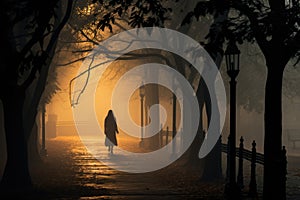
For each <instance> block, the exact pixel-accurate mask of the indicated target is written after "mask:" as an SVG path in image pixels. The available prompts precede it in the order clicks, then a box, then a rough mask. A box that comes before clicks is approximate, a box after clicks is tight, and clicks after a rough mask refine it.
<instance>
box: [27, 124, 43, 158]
mask: <svg viewBox="0 0 300 200" xmlns="http://www.w3.org/2000/svg"><path fill="white" fill-rule="evenodd" d="M38 136H39V130H38V125H37V123H36V122H35V124H34V126H33V129H32V132H31V134H30V136H29V138H28V160H29V163H34V164H40V163H42V158H41V156H40V150H41V145H40V143H39V137H38Z"/></svg>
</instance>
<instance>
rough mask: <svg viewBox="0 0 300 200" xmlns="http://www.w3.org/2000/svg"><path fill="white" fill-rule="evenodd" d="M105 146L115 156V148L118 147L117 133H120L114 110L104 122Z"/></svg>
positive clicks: (109, 112) (110, 111)
mask: <svg viewBox="0 0 300 200" xmlns="http://www.w3.org/2000/svg"><path fill="white" fill-rule="evenodd" d="M104 133H105V136H106V137H105V146H108V152H110V153H112V154H113V148H114V146H118V142H117V137H116V133H119V131H118V126H117V123H116V119H115V116H114V114H113V111H112V110H109V111H108V114H107V116H106V117H105V121H104Z"/></svg>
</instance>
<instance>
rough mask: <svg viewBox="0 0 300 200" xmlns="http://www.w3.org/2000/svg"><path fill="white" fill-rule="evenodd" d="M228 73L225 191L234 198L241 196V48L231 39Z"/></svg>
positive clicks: (226, 53)
mask: <svg viewBox="0 0 300 200" xmlns="http://www.w3.org/2000/svg"><path fill="white" fill-rule="evenodd" d="M225 59H226V67H227V74H228V76H229V77H230V134H229V152H228V153H229V161H228V160H227V162H229V165H228V166H229V182H228V183H227V184H226V188H225V193H226V195H228V196H229V197H231V198H232V199H236V198H239V196H240V189H239V187H238V185H237V183H236V176H235V174H236V164H235V163H236V160H235V159H236V158H235V155H236V80H235V78H236V77H237V75H238V74H239V71H240V50H239V49H238V47H237V46H236V44H235V42H234V41H230V42H229V44H228V46H227V48H226V51H225Z"/></svg>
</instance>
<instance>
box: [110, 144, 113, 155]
mask: <svg viewBox="0 0 300 200" xmlns="http://www.w3.org/2000/svg"><path fill="white" fill-rule="evenodd" d="M113 151H114V146H113V145H112V146H111V148H110V153H114V152H113Z"/></svg>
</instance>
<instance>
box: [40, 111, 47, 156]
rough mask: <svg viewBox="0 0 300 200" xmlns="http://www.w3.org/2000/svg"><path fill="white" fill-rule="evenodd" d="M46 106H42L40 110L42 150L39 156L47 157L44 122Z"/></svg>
mask: <svg viewBox="0 0 300 200" xmlns="http://www.w3.org/2000/svg"><path fill="white" fill-rule="evenodd" d="M45 106H46V105H43V108H42V148H41V155H42V156H46V155H47V149H46V122H45V116H46V108H45Z"/></svg>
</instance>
